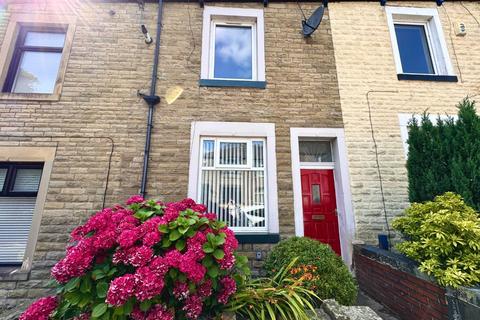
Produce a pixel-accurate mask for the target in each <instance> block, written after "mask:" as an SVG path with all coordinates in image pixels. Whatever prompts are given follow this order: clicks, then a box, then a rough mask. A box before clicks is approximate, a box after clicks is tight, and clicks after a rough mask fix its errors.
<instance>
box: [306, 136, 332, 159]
mask: <svg viewBox="0 0 480 320" xmlns="http://www.w3.org/2000/svg"><path fill="white" fill-rule="evenodd" d="M299 147H300V162H333V158H332V148H331V145H330V141H300V142H299Z"/></svg>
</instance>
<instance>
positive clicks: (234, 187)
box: [0, 0, 353, 317]
mask: <svg viewBox="0 0 480 320" xmlns="http://www.w3.org/2000/svg"><path fill="white" fill-rule="evenodd" d="M319 5H321V4H320V3H301V6H300V8H301V9H302V10H303V11H304V12H305V14H311V12H313V10H315V9H316V8H318V7H319ZM162 8H163V12H162V21H161V26H162V29H161V34H160V41H159V43H160V44H161V45H160V51H159V52H160V54H159V59H158V74H157V77H156V78H157V80H156V87H155V89H156V92H155V94H153V96H158V97H160V102H159V103H158V104H156V105H155V110H154V113H153V117H152V119H153V129H152V132H151V145H150V155H149V164H148V179H146V180H144V181H146V182H147V183H146V186H145V187H146V188H145V190H144V191H146V194H147V196H148V197H152V198H157V199H161V200H163V201H174V200H179V199H182V198H184V197H191V198H193V199H195V200H197V201H199V202H203V203H205V204H206V205H207V206H208V208H209V209H210V210H211V211H213V212H216V213H217V214H218V216H219V217H220V218H221V219H224V220H226V221H227V222H228V223H229V224H230V226H231V227H233V228H234V230H235V231H236V232H237V235H238V238H239V240H240V242H241V243H242V245H241V249H242V251H244V252H245V253H247V254H248V255H249V256H250V258H251V260H252V263H253V264H254V265H255V266H257V265H258V264H260V263H261V261H260V260H262V259H263V258H264V256H265V255H266V253H267V251H268V249H269V247H270V246H271V245H272V243H275V242H277V241H278V240H279V239H280V237H287V236H291V235H294V234H300V233H303V232H304V233H305V234H310V236H314V237H317V238H319V239H320V234H318V235H316V230H317V229H318V228H324V229H325V230H330V231H329V233H325V235H328V236H326V237H325V238H324V239H323V241H326V242H328V241H330V242H331V243H332V246H333V247H334V248H335V250H336V251H337V252H338V253H339V254H342V256H343V257H344V259H345V260H346V261H349V259H350V249H349V246H350V245H349V244H350V243H351V240H352V239H353V227H352V226H351V225H347V224H345V223H342V222H341V223H340V236H339V231H338V230H339V227H337V220H336V219H333V217H336V216H337V214H338V217H339V220H345V219H344V217H345V216H347V215H350V216H351V215H352V210H351V205H350V201H349V194H350V191H349V183H348V181H349V178H348V170H347V168H348V167H347V157H346V149H345V141H344V131H343V123H342V113H341V109H340V96H339V91H338V84H337V73H336V69H335V57H334V51H333V42H332V36H331V29H330V19H329V15H328V11H326V12H325V15H324V18H323V21H322V23H321V26H320V27H319V28H318V30H317V31H316V32H315V33H314V34H313V35H312V36H311V37H310V38H308V39H306V38H304V36H303V35H302V34H301V20H302V12H301V10H300V8H299V6H298V5H297V3H295V2H283V1H281V2H272V3H265V4H264V3H263V2H251V3H250V2H249V3H241V2H234V1H232V2H223V3H214V2H208V3H205V4H204V5H203V6H202V3H198V2H176V1H168V2H166V3H164V4H163V6H162ZM157 9H158V3H157V2H150V1H146V2H143V1H94V0H90V1H80V0H14V1H7V2H6V3H3V5H2V7H1V10H2V11H1V15H0V39H1V40H0V41H1V53H0V71H1V76H0V82H2V84H1V85H2V93H1V94H0V128H1V129H0V184H1V185H2V187H1V189H2V193H1V194H0V263H1V264H2V266H1V267H0V269H1V276H0V306H1V308H2V309H3V310H4V314H7V313H9V311H8V310H7V309H10V308H12V307H15V306H17V305H19V304H20V303H21V302H22V301H26V300H29V299H32V298H35V297H38V296H41V295H44V294H45V292H46V290H47V289H46V288H47V283H48V281H49V269H50V267H51V266H52V265H53V264H54V263H55V262H56V261H57V260H58V259H59V258H60V257H62V255H63V254H64V248H65V245H66V243H67V240H68V233H69V231H70V230H71V229H72V228H73V227H74V226H76V225H78V224H79V223H81V222H83V221H85V219H86V218H87V217H88V216H89V215H91V214H93V213H94V212H95V211H97V210H100V209H102V207H103V206H109V205H113V204H115V203H119V202H123V201H125V199H126V198H127V197H129V196H130V195H132V194H138V193H139V191H140V190H141V189H142V188H141V187H142V183H141V182H142V176H143V167H144V166H143V163H144V162H143V161H144V159H143V155H144V150H145V141H146V130H147V122H148V116H147V115H148V110H149V107H148V104H147V103H146V102H145V101H144V99H143V98H142V96H141V95H142V94H143V95H147V97H146V98H147V99H145V100H148V97H151V96H152V95H151V88H150V85H151V77H152V68H153V61H154V56H155V45H156V43H157V39H156V29H157V28H156V26H157V22H158V19H157V15H158V10H157ZM142 25H144V30H143V31H145V32H148V34H149V35H150V36H151V38H153V43H151V44H147V43H146V40H147V42H149V39H148V38H149V37H148V36H146V37H145V36H144V34H143V33H142V28H141V26H142ZM146 38H147V39H146ZM172 88H173V92H174V93H175V92H176V93H177V94H176V95H178V93H179V92H181V90H182V89H183V93H182V94H181V96H179V97H178V99H176V101H174V102H173V103H171V104H168V103H167V100H168V98H169V97H170V96H171V94H170V92H172ZM139 94H140V95H139ZM174 95H175V94H174ZM151 102H152V101H151ZM170 102H171V101H170ZM153 103H155V101H153ZM292 159H293V162H292ZM302 183H303V184H304V188H303V191H302V188H301V184H302ZM292 186H295V188H293V187H292ZM302 197H303V198H305V199H304V200H303V201H302ZM306 199H311V201H310V200H308V201H307V200H306ZM302 202H304V203H305V206H307V207H308V208H309V210H310V211H309V213H308V214H307V213H306V215H305V216H306V219H307V222H306V224H305V226H306V227H305V229H304V228H303V226H304V224H303V217H302V216H298V215H297V214H298V213H299V212H300V211H301V210H302ZM324 204H325V205H326V206H324V207H325V209H326V210H327V211H326V212H325V213H321V212H319V213H317V211H318V208H319V207H321V206H322V205H324ZM299 210H300V211H299ZM347 220H351V217H350V219H347ZM0 314H1V313H0ZM0 317H2V316H1V315H0Z"/></svg>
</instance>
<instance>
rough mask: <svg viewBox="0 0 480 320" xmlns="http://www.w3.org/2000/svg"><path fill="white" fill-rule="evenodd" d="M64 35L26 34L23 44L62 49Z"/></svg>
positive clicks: (50, 33) (47, 33) (48, 33)
mask: <svg viewBox="0 0 480 320" xmlns="http://www.w3.org/2000/svg"><path fill="white" fill-rule="evenodd" d="M64 43H65V33H52V32H27V34H26V36H25V42H24V44H25V45H26V46H33V47H54V48H63V45H64Z"/></svg>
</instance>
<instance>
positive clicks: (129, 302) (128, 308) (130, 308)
mask: <svg viewBox="0 0 480 320" xmlns="http://www.w3.org/2000/svg"><path fill="white" fill-rule="evenodd" d="M134 303H135V300H134V299H129V300H127V302H125V304H124V306H123V307H124V308H125V309H124V313H125V314H130V313H132V311H133V305H134Z"/></svg>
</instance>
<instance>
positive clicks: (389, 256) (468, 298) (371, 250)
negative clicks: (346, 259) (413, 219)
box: [353, 244, 480, 305]
mask: <svg viewBox="0 0 480 320" xmlns="http://www.w3.org/2000/svg"><path fill="white" fill-rule="evenodd" d="M353 250H354V251H355V252H357V253H359V254H361V255H363V256H365V257H368V258H370V259H372V260H375V261H377V262H379V263H382V264H386V265H388V266H390V267H392V268H394V269H397V270H400V271H403V272H406V273H409V274H411V275H413V276H415V277H417V278H420V279H422V280H425V281H428V282H431V283H433V284H435V285H437V286H440V285H439V284H437V283H436V281H435V279H434V278H433V277H431V276H429V275H427V274H425V273H423V272H421V271H420V270H418V262H416V261H414V260H412V259H410V258H407V257H406V256H404V255H403V254H400V253H396V252H392V251H387V250H383V249H380V248H378V247H375V246H371V245H364V244H354V245H353ZM440 287H442V286H440ZM445 289H446V292H447V295H449V296H451V297H455V298H457V299H460V300H463V301H465V302H468V303H471V304H473V305H480V285H479V286H475V287H460V288H457V289H452V288H448V287H447V288H445Z"/></svg>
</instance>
